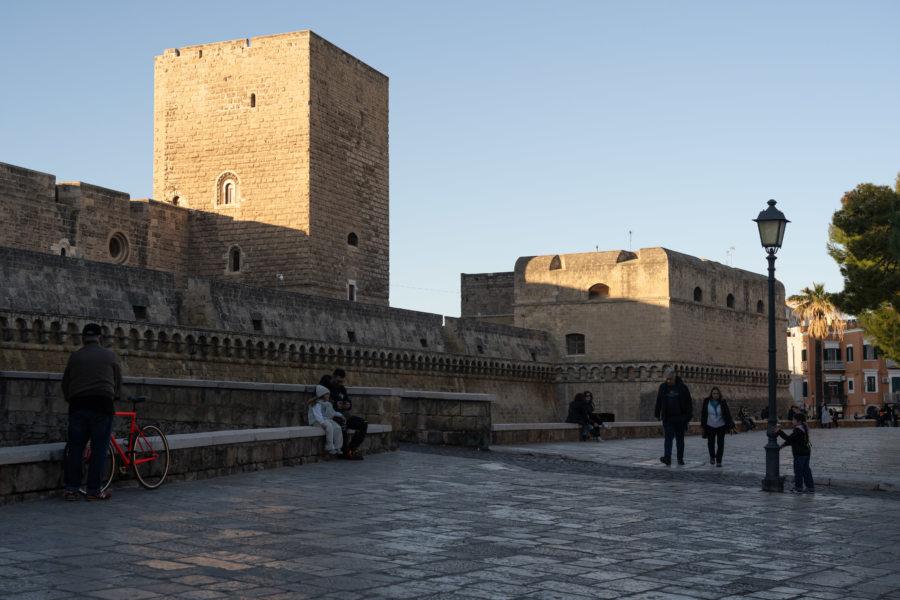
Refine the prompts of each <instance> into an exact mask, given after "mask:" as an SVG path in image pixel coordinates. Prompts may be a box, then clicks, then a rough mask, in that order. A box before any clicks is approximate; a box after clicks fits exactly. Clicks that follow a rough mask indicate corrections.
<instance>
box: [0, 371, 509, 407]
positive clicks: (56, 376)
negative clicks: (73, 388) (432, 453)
mask: <svg viewBox="0 0 900 600" xmlns="http://www.w3.org/2000/svg"><path fill="white" fill-rule="evenodd" d="M4 378H5V379H38V380H49V381H60V380H62V373H53V372H44V371H0V379H4ZM122 383H127V384H130V385H141V384H148V385H153V386H160V387H162V386H171V387H185V388H194V387H196V388H214V389H232V390H266V391H273V392H309V393H315V391H316V385H317V384H304V383H261V382H253V381H228V380H217V379H174V378H167V377H129V376H124V377H122ZM347 390H348V391H351V390H352V391H353V393H354V394H357V395H359V396H399V397H401V398H426V399H433V400H470V401H476V402H495V401H496V396H495V395H494V394H473V393H467V392H432V391H426V390H408V389H405V388H387V387H367V386H358V387H352V386H347Z"/></svg>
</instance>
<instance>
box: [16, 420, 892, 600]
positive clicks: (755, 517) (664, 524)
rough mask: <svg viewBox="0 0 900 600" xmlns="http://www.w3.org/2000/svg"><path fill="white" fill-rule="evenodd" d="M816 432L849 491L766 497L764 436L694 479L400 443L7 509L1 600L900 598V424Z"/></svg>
mask: <svg viewBox="0 0 900 600" xmlns="http://www.w3.org/2000/svg"><path fill="white" fill-rule="evenodd" d="M813 433H814V436H813V445H814V447H813V452H814V454H813V463H812V467H813V472H814V474H816V476H817V477H818V475H819V474H820V473H822V474H823V476H824V475H825V474H827V473H828V472H830V471H834V472H838V471H841V470H845V471H846V473H844V474H845V475H847V476H848V477H849V476H850V475H853V477H852V478H851V479H848V480H847V486H838V485H825V481H824V479H820V483H817V486H818V493H817V494H815V495H801V496H795V495H792V494H770V493H765V492H762V491H760V482H759V479H760V477H758V476H756V475H755V474H754V468H753V464H754V463H756V462H759V463H760V464H761V463H762V461H763V453H762V446H763V445H764V443H765V437H764V435H762V434H761V433H758V432H751V433H748V434H740V435H738V436H732V437H730V438H728V440H727V441H726V455H725V457H726V458H725V467H724V468H723V469H715V467H710V466H709V464H708V462H707V461H705V455H706V452H705V447H704V444H705V441H703V440H700V439H699V438H690V439H689V440H688V454H687V458H688V464H687V465H686V466H685V467H675V466H673V467H665V466H664V465H662V464H660V463H659V462H658V456H659V454H660V449H661V447H662V440H660V439H649V440H622V441H608V442H603V443H569V444H553V445H548V446H552V448H549V447H547V448H541V447H540V446H529V447H525V448H520V449H515V448H496V449H495V450H494V451H490V452H478V451H472V450H461V449H449V448H434V447H403V448H402V449H401V450H400V451H398V452H394V453H387V454H379V455H373V456H369V457H367V459H366V460H365V461H363V462H343V461H328V462H325V463H316V464H310V465H305V466H301V467H292V468H283V469H276V470H271V471H262V472H256V473H250V474H243V475H234V476H229V477H221V478H217V479H210V480H205V481H197V482H173V483H166V484H165V485H163V487H162V488H160V489H158V490H155V491H146V490H142V489H138V488H128V489H119V490H115V491H114V497H113V500H111V501H110V502H106V503H88V502H76V503H65V502H62V501H61V500H59V499H58V498H53V499H47V500H41V501H34V502H27V503H22V504H17V505H9V506H4V507H0V531H2V533H0V597H2V598H4V599H5V600H22V599H26V598H29V599H32V598H46V599H53V598H107V599H118V598H121V599H127V600H138V599H142V598H301V599H302V598H334V599H341V600H353V599H363V598H364V599H379V598H384V599H388V598H426V599H433V600H438V599H446V600H452V599H460V600H461V599H472V598H482V599H502V598H543V599H562V598H566V599H576V600H577V599H580V598H585V599H587V598H641V599H648V600H652V599H672V600H675V599H698V598H709V599H713V598H715V599H719V598H759V599H770V600H777V599H789V598H820V599H834V600H839V599H844V598H867V599H868V598H872V599H874V598H900V591H898V590H900V573H898V568H900V526H898V524H897V518H898V514H900V493H898V492H895V491H871V490H869V489H864V487H865V486H863V485H862V483H863V482H864V480H865V479H866V478H869V479H871V482H873V484H874V482H876V481H881V482H882V483H885V482H887V483H889V482H890V481H891V478H894V480H896V478H897V476H898V473H900V466H898V463H900V461H898V458H897V457H898V456H900V454H898V450H900V429H858V430H849V429H848V430H838V431H814V432H813ZM562 449H567V450H566V451H565V452H563V451H562ZM837 450H842V451H841V453H840V455H837V453H836V451H837ZM540 451H547V452H552V453H553V454H555V456H552V455H551V456H539V455H536V452H540ZM704 462H705V463H706V464H704ZM872 465H874V466H872ZM760 469H762V467H760ZM759 472H760V473H761V472H762V471H761V470H760V471H759ZM788 472H789V469H788ZM834 483H839V482H838V480H837V479H835V481H834ZM870 487H873V486H870Z"/></svg>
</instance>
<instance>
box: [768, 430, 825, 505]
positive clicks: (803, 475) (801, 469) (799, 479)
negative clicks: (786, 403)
mask: <svg viewBox="0 0 900 600" xmlns="http://www.w3.org/2000/svg"><path fill="white" fill-rule="evenodd" d="M791 422H792V423H793V425H794V430H793V431H792V432H791V435H787V434H786V433H785V432H784V431H782V430H781V427H780V426H779V425H778V424H776V425H775V433H777V434H778V436H779V437H781V438H782V439H784V440H785V442H784V444H782V445H781V447H782V448H784V447H785V446H790V447H791V450H792V451H793V453H794V489H793V490H792V491H793V492H794V493H795V494H802V493H803V484H804V483H805V484H806V491H807V492H808V493H810V494H812V493H814V492H815V491H816V486H815V484H814V483H813V476H812V470H810V468H809V459H810V456H811V455H812V444H810V442H809V429H808V428H807V427H806V415H804V414H803V413H797V414H796V415H794V418H793V420H792V421H791Z"/></svg>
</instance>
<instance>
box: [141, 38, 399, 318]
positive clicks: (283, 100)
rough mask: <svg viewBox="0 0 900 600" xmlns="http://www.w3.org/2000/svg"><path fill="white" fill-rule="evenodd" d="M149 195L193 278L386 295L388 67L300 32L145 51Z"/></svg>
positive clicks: (381, 298) (353, 296)
mask: <svg viewBox="0 0 900 600" xmlns="http://www.w3.org/2000/svg"><path fill="white" fill-rule="evenodd" d="M154 103H155V107H154V150H153V194H154V197H155V198H156V200H160V201H164V202H168V203H171V204H176V205H178V206H184V207H187V208H189V209H190V219H189V232H190V233H189V238H190V239H189V244H188V251H187V252H188V255H189V256H188V264H189V271H190V274H191V275H193V276H196V277H202V278H212V279H226V280H230V281H234V282H237V283H245V284H248V285H255V286H265V287H276V286H277V287H280V288H282V289H286V290H292V291H298V292H304V293H309V294H315V295H321V296H327V297H331V298H341V299H349V300H359V301H361V302H366V303H371V304H381V305H387V304H388V280H389V256H388V252H389V250H388V240H389V238H388V233H389V232H388V79H387V77H385V76H384V75H382V74H381V73H379V72H377V71H375V70H374V69H372V68H371V67H369V66H367V65H365V64H364V63H362V62H360V61H359V60H357V59H355V58H354V57H352V56H350V55H349V54H347V53H346V52H344V51H342V50H341V49H339V48H337V47H336V46H334V45H332V44H330V43H329V42H327V41H325V40H324V39H322V38H320V37H319V36H317V35H316V34H314V33H312V32H310V31H300V32H294V33H286V34H282V35H273V36H265V37H258V38H252V39H249V40H238V41H231V42H220V43H214V44H204V45H201V46H190V47H186V48H180V49H170V50H166V51H165V52H164V53H163V55H162V56H157V57H156V63H155V88H154Z"/></svg>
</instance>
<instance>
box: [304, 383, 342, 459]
mask: <svg viewBox="0 0 900 600" xmlns="http://www.w3.org/2000/svg"><path fill="white" fill-rule="evenodd" d="M330 396H331V394H330V392H329V391H328V388H327V387H325V386H324V385H317V386H316V400H315V402H313V403H312V404H310V406H309V410H308V411H307V412H306V418H307V421H309V424H310V425H311V426H313V427H316V426H318V427H321V428H322V429H323V430H324V431H325V451H326V452H328V454H340V453H341V447H343V445H344V437H343V436H342V435H341V426H340V425H338V424H337V422H336V421H335V420H334V417H341V418H343V415H342V414H341V413H339V412H337V411H336V410H334V407H333V406H332V405H331V402H330Z"/></svg>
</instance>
